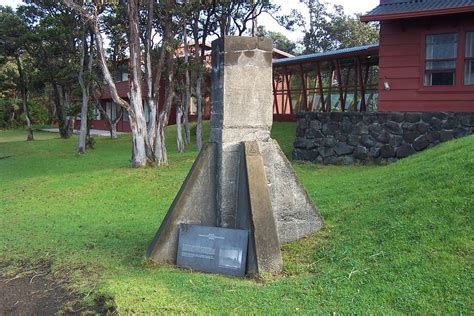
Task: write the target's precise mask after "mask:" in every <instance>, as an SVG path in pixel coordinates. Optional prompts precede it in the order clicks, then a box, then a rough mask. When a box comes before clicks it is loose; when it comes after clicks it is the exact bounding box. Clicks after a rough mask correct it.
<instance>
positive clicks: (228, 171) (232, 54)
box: [211, 37, 273, 227]
mask: <svg viewBox="0 0 474 316" xmlns="http://www.w3.org/2000/svg"><path fill="white" fill-rule="evenodd" d="M211 99H212V110H211V142H215V143H217V144H218V146H217V180H216V181H217V209H218V216H217V220H218V225H219V226H222V227H235V225H236V213H237V195H238V194H237V193H238V181H237V180H238V168H236V166H238V165H239V164H240V159H241V154H240V143H241V142H243V141H248V140H268V139H270V129H271V125H272V106H271V104H270V106H268V105H269V103H268V102H269V100H270V102H271V100H273V97H272V43H271V40H270V39H266V38H250V37H249V38H246V37H225V38H223V39H219V40H216V41H214V42H213V43H212V98H211Z"/></svg>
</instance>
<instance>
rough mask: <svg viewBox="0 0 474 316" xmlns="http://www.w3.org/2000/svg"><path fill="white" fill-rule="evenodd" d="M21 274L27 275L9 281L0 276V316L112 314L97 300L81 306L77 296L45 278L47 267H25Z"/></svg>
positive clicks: (101, 301) (10, 278) (46, 265)
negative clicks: (90, 304) (91, 304)
mask: <svg viewBox="0 0 474 316" xmlns="http://www.w3.org/2000/svg"><path fill="white" fill-rule="evenodd" d="M0 270H1V269H0ZM25 270H26V271H27V272H24V273H20V274H17V275H16V276H12V277H5V276H2V275H1V274H0V316H9V315H55V314H64V315H82V314H87V315H97V314H99V315H105V314H107V315H109V314H115V309H114V308H113V307H110V306H106V303H105V302H106V300H105V298H101V297H99V298H97V300H96V302H95V305H93V306H81V304H80V303H79V302H80V301H81V297H80V296H79V295H78V294H77V293H74V292H71V291H69V290H67V289H66V288H65V287H64V286H63V284H64V283H63V282H56V281H55V280H54V279H52V278H50V277H49V276H50V275H49V273H48V270H49V264H48V263H43V264H42V265H40V266H37V267H35V268H34V269H30V268H28V269H26V266H25ZM89 294H90V293H89Z"/></svg>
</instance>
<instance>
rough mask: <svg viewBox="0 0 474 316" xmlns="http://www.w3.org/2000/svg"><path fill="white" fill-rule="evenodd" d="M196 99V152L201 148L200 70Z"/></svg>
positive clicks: (200, 71)
mask: <svg viewBox="0 0 474 316" xmlns="http://www.w3.org/2000/svg"><path fill="white" fill-rule="evenodd" d="M196 98H197V124H196V146H197V149H198V151H200V150H201V148H202V70H199V75H198V78H197V81H196Z"/></svg>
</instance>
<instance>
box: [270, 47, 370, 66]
mask: <svg viewBox="0 0 474 316" xmlns="http://www.w3.org/2000/svg"><path fill="white" fill-rule="evenodd" d="M378 52H379V45H378V44H373V45H364V46H357V47H351V48H342V49H338V50H333V51H328V52H323V53H314V54H308V55H300V56H296V57H291V58H285V59H279V60H274V61H273V66H274V67H284V66H291V65H298V64H305V63H312V62H318V61H328V60H333V59H339V58H350V57H357V56H366V55H372V54H378Z"/></svg>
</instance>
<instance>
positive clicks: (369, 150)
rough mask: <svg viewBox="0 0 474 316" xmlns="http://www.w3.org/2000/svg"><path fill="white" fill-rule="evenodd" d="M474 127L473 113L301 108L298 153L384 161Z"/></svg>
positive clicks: (317, 158)
mask: <svg viewBox="0 0 474 316" xmlns="http://www.w3.org/2000/svg"><path fill="white" fill-rule="evenodd" d="M473 130H474V113H453V112H432V113H431V112H430V113H426V112H423V113H418V112H405V113H402V112H380V113H377V112H375V113H358V112H343V113H341V112H332V113H299V114H298V127H297V132H296V140H295V144H294V151H293V158H294V159H297V160H305V161H311V162H314V163H319V164H354V163H360V164H366V163H375V164H385V163H390V162H393V161H396V160H398V159H400V158H404V157H407V156H410V155H412V154H415V153H416V152H419V151H422V150H425V149H427V148H431V147H433V146H436V145H437V144H439V143H441V142H445V141H448V140H451V139H454V138H458V137H462V136H466V135H470V134H472V133H473Z"/></svg>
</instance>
